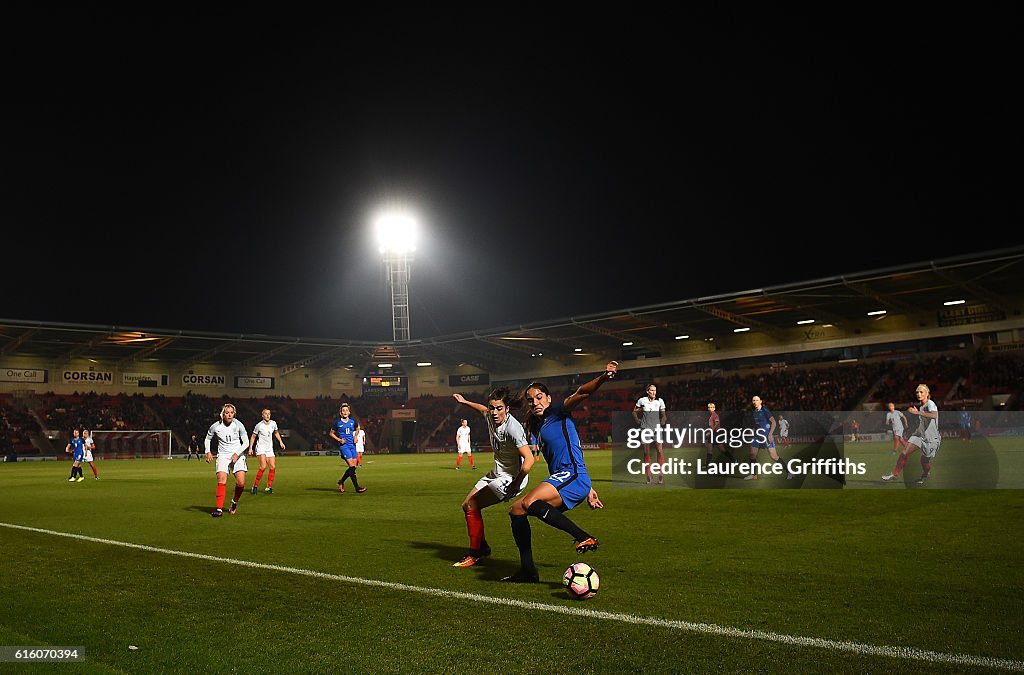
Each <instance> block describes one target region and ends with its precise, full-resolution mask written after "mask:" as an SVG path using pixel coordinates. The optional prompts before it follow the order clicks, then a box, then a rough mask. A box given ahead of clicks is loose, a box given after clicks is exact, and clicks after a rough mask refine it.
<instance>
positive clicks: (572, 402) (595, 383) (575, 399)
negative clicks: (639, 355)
mask: <svg viewBox="0 0 1024 675" xmlns="http://www.w3.org/2000/svg"><path fill="white" fill-rule="evenodd" d="M618 370H619V362H618V361H609V362H608V365H606V366H605V367H604V372H603V373H601V374H600V375H598V376H597V377H595V378H594V379H592V380H591V381H590V382H587V383H586V384H583V385H581V386H580V388H579V389H577V390H576V393H574V394H573V395H572V396H570V397H569V398H567V399H565V404H564V405H565V409H566V410H572V409H573V408H575V407H576V405H577V404H578V403H579V402H580V401H583V400H585V399H587V398H589V397H590V396H591V394H593V393H594V392H595V391H597V390H598V389H599V388H600V387H601V385H602V384H604V383H605V382H607V381H608V380H610V379H612V378H613V377H615V373H617V372H618Z"/></svg>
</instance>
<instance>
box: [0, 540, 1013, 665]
mask: <svg viewBox="0 0 1024 675" xmlns="http://www.w3.org/2000/svg"><path fill="white" fill-rule="evenodd" d="M0 526H2V527H6V528H9V529H13V530H23V531H26V532H36V533H39V534H46V535H51V536H56V537H65V538H68V539H79V540H82V541H88V542H92V543H98V544H107V545H110V546H120V547H122V548H130V549H137V550H141V551H147V552H151V553H163V554H167V555H174V556H179V557H182V558H194V559H198V560H208V561H211V562H220V563H226V564H228V565H237V566H241V567H249V568H252V569H261V570H272V571H276V572H286V573H288V574H295V575H301V576H306V577H313V578H318V579H329V580H331V581H340V582H343V583H349V584H357V585H361V586H370V587H378V588H387V589H389V590H398V591H409V592H412V593H420V594H422V595H430V596H436V597H441V598H445V599H457V600H467V601H469V602H482V603H488V604H492V605H502V606H506V607H516V608H520V609H529V610H534V611H540V612H549V613H554V614H567V615H571V616H576V617H583V618H591V619H601V620H605V621H618V622H621V623H629V624H634V625H641V626H656V627H659V628H670V629H676V630H680V631H685V632H689V633H699V634H703V635H713V636H720V637H728V638H738V639H747V640H764V641H767V642H775V643H779V644H784V645H791V646H798V647H813V648H816V649H824V650H830V651H841V652H850V653H853V654H857V655H862V656H885V657H890V658H896V659H909V660H915V661H928V662H932V663H942V664H952V665H961V666H978V667H984V668H996V669H1002V670H1012V671H1024V661H1019V660H1014V659H1003V658H993V657H986V656H971V655H967V654H945V653H942V652H933V651H928V650H923V649H916V648H912V647H892V646H885V645H869V644H863V643H859V642H851V641H846V640H829V639H825V638H814V637H803V636H799V635H786V634H782V633H773V632H770V631H760V630H743V629H740V628H733V627H730V626H718V625H715V624H707V623H693V622H690V621H674V620H670V619H659V618H654V617H644V616H637V615H634V614H622V613H616V612H603V611H600V610H592V609H586V608H583V607H565V606H560V605H547V604H544V603H540V602H527V601H523V600H513V599H510V598H498V597H493V596H488V595H480V594H477V593H464V592H461V591H450V590H445V589H441V588H429V587H422V586H411V585H409V584H401V583H397V582H392V581H379V580H376V579H363V578H360V577H349V576H345V575H341V574H330V573H327V572H317V571H315V570H307V569H301V568H298V567H287V566H284V565H273V564H268V563H259V562H254V561H249V560H237V559H233V558H224V557H221V556H215V555H207V554H205V553H193V552H190V551H177V550H174V549H168V548H160V547H157V546H147V545H145V544H133V543H130V542H123V541H115V540H113V539H101V538H98V537H89V536H86V535H82V534H73V533H69V532H57V531H55V530H46V529H42V528H37V527H27V526H24V525H16V524H14V523H5V522H0Z"/></svg>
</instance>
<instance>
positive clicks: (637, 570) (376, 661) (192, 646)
mask: <svg viewBox="0 0 1024 675" xmlns="http://www.w3.org/2000/svg"><path fill="white" fill-rule="evenodd" d="M1016 443H1017V442H1016V441H1013V440H1008V441H999V442H997V443H996V445H997V446H999V448H998V449H999V450H1000V453H999V456H1000V457H1002V456H1004V455H1007V453H1009V454H1012V453H1013V452H1014V445H1015V444H1016ZM951 447H952V446H950V447H946V446H944V447H943V450H942V451H941V453H940V456H939V458H938V459H937V460H936V465H935V472H934V474H933V475H934V477H935V482H934V484H930V485H928V486H926V487H925V488H924V489H907V488H908V487H911V486H908V485H903V484H902V483H901V484H897V485H884V486H883V485H881V484H880V481H877V478H878V477H879V476H880V475H881V474H882V473H884V472H886V471H888V470H889V469H891V465H892V458H891V455H890V453H889V451H888V446H887V445H886V444H882V443H877V444H862V445H861V446H860V447H858V448H857V449H856V453H858V454H862V455H863V456H865V457H870V458H871V459H870V462H871V468H870V473H869V474H867V475H866V476H865V478H864V482H863V483H861V484H859V485H854V484H853V482H852V481H851V487H859V488H871V487H874V488H877V489H845V490H828V489H786V488H787V486H786V485H785V482H786V481H785V479H784V478H783V479H781V480H774V481H771V480H762V481H757V482H756V483H755V484H751V483H752V482H747V483H746V484H743V482H742V481H732V482H730V483H729V485H730V486H734V487H735V488H736V489H723V490H717V489H716V490H710V489H709V490H700V489H698V490H695V489H682V488H681V487H678V486H679V485H682V483H681V482H679V483H677V482H676V481H678V480H679V479H678V478H673V477H670V479H669V481H668V484H667V485H665V486H652V487H647V486H646V485H639V484H635V483H628V482H624V481H622V480H619V479H620V478H621V476H620V474H619V473H618V472H616V474H615V476H614V477H613V473H612V453H611V452H610V451H590V452H588V453H587V460H588V465H589V466H590V469H591V474H592V476H593V477H594V485H595V487H596V488H597V490H598V491H599V492H600V494H601V497H602V499H603V500H604V503H605V508H604V509H603V510H599V511H590V510H589V509H587V508H586V507H585V506H583V507H579V508H577V509H575V510H574V511H572V512H570V516H571V517H572V518H573V519H574V520H575V521H576V522H577V523H579V525H580V526H581V527H583V528H584V529H585V530H587V531H589V532H591V533H592V534H594V535H595V536H597V537H598V538H599V539H600V541H601V548H600V550H598V551H596V552H593V553H588V554H586V555H585V556H583V557H582V558H579V557H578V556H577V555H576V554H575V552H574V550H573V547H572V540H571V538H570V537H569V536H568V535H567V534H565V533H563V532H561V531H558V530H555V529H553V528H551V527H548V526H546V525H544V524H543V523H539V522H537V521H535V520H534V519H531V521H532V528H533V535H534V537H533V540H534V554H535V557H536V560H537V562H538V565H539V568H540V573H541V583H540V584H535V585H532V584H527V585H510V584H503V583H500V582H499V581H498V580H499V579H500V578H501V577H502V576H504V575H507V574H510V573H512V572H514V571H515V570H516V569H517V567H518V554H517V551H516V548H515V545H514V544H513V542H512V537H511V533H510V530H509V521H508V516H507V510H508V508H507V505H497V506H493V507H490V508H488V509H487V510H486V511H484V521H485V524H486V528H487V538H488V541H489V542H490V544H491V546H492V548H493V555H492V556H491V557H490V558H488V559H485V560H484V561H482V562H481V564H479V565H477V566H475V567H472V568H467V569H458V568H453V567H451V563H452V562H454V561H455V560H457V559H459V558H460V557H461V556H462V554H463V553H464V552H465V549H466V546H467V536H466V526H465V520H464V518H463V515H462V511H461V509H460V504H461V501H462V499H463V497H464V496H465V494H466V492H467V491H468V490H469V489H470V487H471V486H472V485H473V483H474V482H475V480H476V479H477V478H478V477H479V476H480V475H482V474H483V473H485V472H486V471H487V470H488V469H489V468H490V467H489V463H490V455H489V454H483V453H479V454H477V456H476V459H477V466H478V468H477V470H476V471H472V470H469V468H468V467H467V465H466V463H465V462H463V466H462V470H461V471H455V470H454V463H455V457H454V455H392V456H373V457H367V460H368V463H367V465H366V466H365V467H363V468H361V469H360V471H359V477H360V481H361V483H362V484H363V485H364V486H366V487H367V488H369V490H368V492H366V493H365V494H362V495H357V494H355V492H354V491H353V490H351V489H349V490H348V491H347V492H346V493H345V494H344V495H342V494H339V493H338V491H337V487H336V485H335V482H336V481H337V479H338V478H339V477H340V475H341V470H340V468H339V467H340V463H339V460H338V458H336V457H335V458H327V457H323V458H321V457H281V458H279V464H278V467H279V468H278V473H277V478H276V481H275V484H274V494H273V495H266V494H265V493H263V491H262V490H261V492H260V494H259V495H258V496H253V495H252V494H251V493H250V492H248V491H246V492H245V494H244V495H243V496H242V499H241V503H240V507H239V513H238V514H237V515H235V516H227V515H225V516H224V517H223V518H221V519H214V518H211V517H210V515H209V513H210V511H211V509H212V506H213V499H214V482H215V479H214V474H213V470H212V467H211V466H210V465H207V464H205V463H198V464H197V463H196V462H194V461H193V462H186V461H184V460H181V459H176V460H173V461H167V460H135V461H132V460H121V461H101V462H99V463H98V467H99V470H100V477H101V480H99V481H94V480H93V479H92V474H91V472H90V471H89V469H88V467H86V468H85V475H86V480H85V481H84V482H81V483H68V482H66V481H65V478H66V477H67V475H68V470H69V464H68V463H67V462H18V463H15V464H3V465H0V481H2V483H0V507H2V508H0V511H2V514H0V523H2V524H3V525H2V526H0V550H2V551H3V561H4V565H3V572H2V576H0V578H2V581H0V598H2V605H3V611H2V612H0V645H40V646H42V645H81V646H84V647H85V653H86V661H85V662H84V663H79V664H39V665H33V666H24V668H25V669H26V670H28V669H30V670H32V671H33V672H95V673H113V672H129V673H142V672H145V673H149V672H182V673H199V672H202V673H217V672H253V673H256V672H282V673H286V672H309V673H338V672H375V673H376V672H388V673H407V672H431V673H434V672H436V673H480V672H501V673H542V672H555V673H557V672H571V673H590V672H593V673H623V672H630V671H636V672H750V671H785V672H830V673H835V672H879V671H885V672H888V673H891V672H907V673H920V672H957V673H959V672H993V670H995V669H999V668H1009V669H1015V668H1016V669H1019V668H1022V667H1024V640H1022V638H1021V636H1022V635H1024V610H1022V601H1024V565H1022V564H1021V560H1022V559H1024V544H1022V543H1021V542H1022V537H1021V534H1022V527H1021V522H1022V518H1024V492H1022V491H1021V490H1019V489H942V488H941V481H940V477H941V475H942V474H941V472H942V471H943V466H944V465H943V463H942V460H943V459H944V458H946V459H947V463H946V468H947V469H951V468H952V467H953V466H954V465H956V462H955V461H953V460H952V459H948V458H950V457H954V456H958V455H956V453H954V452H953V451H952V450H951V449H950V448H951ZM796 450H798V449H797V448H793V449H785V450H783V456H784V457H786V456H788V455H791V454H793V452H794V451H796ZM947 450H948V452H947ZM1004 451H1005V452H1004ZM683 452H686V451H683ZM851 452H852V451H851ZM958 452H960V451H958ZM962 452H967V450H963V451H962ZM978 452H981V451H980V450H978ZM942 453H944V454H942ZM741 454H742V453H741ZM694 456H696V455H694ZM974 456H975V455H968V457H974ZM762 459H763V458H762ZM249 461H250V466H251V467H252V466H255V462H254V461H253V460H252V459H250V460H249ZM969 464H970V463H969V462H968V463H967V464H965V466H969ZM911 466H916V460H912V463H911ZM1003 468H1004V473H1005V474H1006V476H1003V477H1002V478H1000V479H999V480H1000V481H1003V482H999V481H997V486H998V487H1007V486H1009V485H1012V484H1015V483H1016V482H1017V479H1016V474H1013V472H1014V471H1015V470H1016V469H1012V468H1011V467H1010V466H1009V465H1007V464H1006V463H1005V462H1004V464H1003ZM876 474H877V475H876ZM1011 474H1012V475H1011ZM545 475H546V473H545V472H544V471H543V469H542V466H541V465H538V468H537V470H536V471H535V472H534V474H533V475H532V476H531V479H532V480H531V483H532V484H536V483H537V481H539V480H540V479H541V478H543V477H544V476H545ZM986 475H988V474H986ZM254 476H255V471H250V472H249V474H248V485H251V481H252V478H253V477H254ZM942 480H946V479H945V478H943V479H942ZM979 480H980V479H979ZM986 480H987V479H986ZM1007 481H1009V482H1007ZM265 485H266V476H264V478H263V485H262V486H261V487H264V486H265ZM1018 487H1019V486H1018ZM776 488H777V489H776ZM229 497H230V492H229ZM12 525H14V526H19V527H11V526H12ZM22 528H34V529H22ZM58 533H63V534H73V535H81V537H67V536H60V534H58ZM126 544H127V545H135V546H126ZM577 559H583V560H586V561H587V562H589V563H590V564H591V565H593V566H594V567H595V568H596V569H597V571H598V572H599V573H600V575H601V582H602V583H601V590H600V592H599V593H598V595H597V596H596V597H594V598H592V599H590V600H588V601H586V602H578V601H574V600H571V599H570V598H569V597H568V596H567V595H566V593H565V591H564V589H563V588H562V586H561V581H560V577H561V573H562V571H563V570H564V569H565V567H566V566H567V565H569V564H570V563H572V562H573V561H575V560H577ZM376 582H385V583H383V584H377V583H376ZM130 647H137V649H130ZM958 659H960V660H959V661H958ZM7 665H8V664H2V665H0V670H4V669H5V667H6V666H7ZM992 666H994V667H995V668H993V667H992Z"/></svg>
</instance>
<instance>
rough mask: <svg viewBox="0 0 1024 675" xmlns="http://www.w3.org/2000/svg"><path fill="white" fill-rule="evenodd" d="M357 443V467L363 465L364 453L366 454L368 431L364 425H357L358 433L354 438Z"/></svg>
mask: <svg viewBox="0 0 1024 675" xmlns="http://www.w3.org/2000/svg"><path fill="white" fill-rule="evenodd" d="M352 437H353V438H354V439H355V441H356V455H358V457H356V466H362V465H363V453H364V452H366V430H365V429H363V425H361V424H357V425H356V433H355V434H353V436H352Z"/></svg>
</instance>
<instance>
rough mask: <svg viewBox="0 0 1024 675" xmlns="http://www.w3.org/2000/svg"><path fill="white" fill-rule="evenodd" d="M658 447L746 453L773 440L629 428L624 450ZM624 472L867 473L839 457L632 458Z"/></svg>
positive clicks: (742, 432) (746, 431)
mask: <svg viewBox="0 0 1024 675" xmlns="http://www.w3.org/2000/svg"><path fill="white" fill-rule="evenodd" d="M659 445H660V446H661V447H662V448H663V449H665V448H670V449H675V450H678V449H680V448H683V447H692V446H701V447H705V448H709V449H710V448H726V447H727V448H729V449H730V450H741V449H742V450H746V449H747V448H751V447H755V448H763V449H765V450H774V449H775V443H774V440H773V439H772V438H771V437H769V434H768V432H767V431H766V430H764V429H750V428H733V429H721V428H719V429H708V428H695V427H693V426H692V425H687V426H685V427H674V426H672V424H665V425H664V426H662V425H661V424H657V425H655V426H654V427H653V428H632V429H629V430H628V431H627V432H626V448H627V449H629V450H638V449H640V448H642V447H645V446H646V447H655V448H656V447H657V446H659ZM715 459H717V458H715ZM626 471H627V472H628V473H629V474H630V475H633V476H647V475H654V476H760V475H764V476H782V475H785V476H787V477H793V476H804V475H830V476H834V475H836V474H841V475H848V476H851V475H852V476H863V475H864V474H866V473H867V464H866V463H865V462H854V461H852V460H850V459H846V458H841V457H824V458H822V457H818V458H812V459H802V458H793V459H790V460H789V461H782V460H781V458H780V460H779V461H775V460H770V461H765V462H755V461H747V462H742V461H741V462H729V463H721V462H719V461H714V460H710V461H709V460H706V459H705V458H701V457H697V458H695V459H682V458H676V457H669V458H667V459H665V460H664V461H661V462H658V461H650V462H647V461H645V460H644V459H641V458H638V457H633V458H630V459H628V460H627V461H626Z"/></svg>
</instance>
